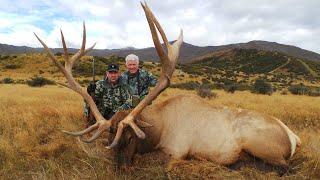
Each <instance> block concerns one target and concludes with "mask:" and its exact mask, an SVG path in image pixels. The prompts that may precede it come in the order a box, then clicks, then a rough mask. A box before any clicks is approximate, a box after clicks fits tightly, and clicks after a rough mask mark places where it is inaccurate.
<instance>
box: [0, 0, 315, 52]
mask: <svg viewBox="0 0 320 180" xmlns="http://www.w3.org/2000/svg"><path fill="white" fill-rule="evenodd" d="M148 5H149V7H150V8H151V9H152V10H153V12H154V13H155V15H156V17H157V18H158V19H159V21H160V23H161V24H162V26H163V28H164V30H165V31H166V33H167V36H168V39H169V40H174V39H175V38H177V36H178V34H179V30H180V28H183V29H184V39H185V41H186V42H188V43H192V44H194V45H198V46H206V45H223V44H229V43H239V42H247V41H251V40H267V41H276V42H279V43H284V44H291V45H295V46H299V47H301V48H305V49H308V50H312V51H316V52H318V53H320V48H319V47H318V44H319V43H320V36H319V35H320V21H318V20H317V16H318V8H317V7H320V1H318V0H306V1H300V0H281V1H277V2H272V3H270V1H267V0H238V1H231V0H225V1H218V0H198V1H193V0H163V1H148ZM0 10H1V11H0V24H1V26H0V43H6V44H14V45H28V46H32V47H39V43H37V42H36V41H34V40H33V39H34V37H33V35H32V32H38V33H40V34H41V35H42V36H43V39H46V40H47V42H48V45H50V46H51V47H61V43H60V34H59V30H60V28H62V29H63V31H64V32H65V35H66V38H67V41H68V44H69V46H71V47H79V46H80V44H81V38H82V21H86V25H87V33H88V38H87V39H88V43H93V42H97V43H98V44H97V46H96V47H97V48H102V49H104V48H121V47H127V46H134V47H137V48H142V47H149V46H153V43H152V39H151V36H150V32H149V29H148V25H147V22H146V19H145V17H144V13H143V11H142V8H141V7H140V2H139V1H136V0H133V1H132V0H108V1H105V0H92V1H84V0H68V1H65V0H56V1H44V0H29V1H23V0H11V1H8V0H1V2H0ZM15 37H19V38H15ZM12 38H13V39H12Z"/></svg>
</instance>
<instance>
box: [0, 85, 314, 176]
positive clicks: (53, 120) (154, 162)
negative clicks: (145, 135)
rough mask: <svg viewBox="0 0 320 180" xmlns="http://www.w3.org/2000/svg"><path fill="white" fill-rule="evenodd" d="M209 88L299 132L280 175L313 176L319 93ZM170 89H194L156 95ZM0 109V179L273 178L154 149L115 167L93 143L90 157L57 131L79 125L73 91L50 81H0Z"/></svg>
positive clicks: (230, 102) (227, 103)
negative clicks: (299, 144) (123, 167)
mask: <svg viewBox="0 0 320 180" xmlns="http://www.w3.org/2000/svg"><path fill="white" fill-rule="evenodd" d="M217 93H218V98H216V99H213V100H207V101H209V102H210V103H212V104H217V105H225V106H230V107H241V108H247V109H253V110H257V111H260V112H264V113H267V114H270V115H274V116H276V117H279V118H281V119H282V120H283V122H285V123H286V124H287V125H288V126H289V127H290V128H291V129H293V130H294V131H295V132H297V134H298V135H299V136H300V137H301V139H302V142H303V145H302V147H301V148H300V149H299V150H298V153H297V154H296V155H295V156H294V157H293V159H292V160H291V161H290V170H291V173H288V174H285V175H284V178H288V179H301V178H307V179H310V178H311V179H319V178H320V166H319V163H320V132H319V130H318V129H319V128H320V122H319V117H320V101H319V100H320V99H319V97H317V98H315V97H307V96H293V95H287V96H283V95H279V94H274V95H272V96H263V95H256V94H251V93H248V92H236V93H235V94H226V93H225V92H222V91H217ZM172 94H194V92H193V91H182V90H176V89H169V90H167V91H166V92H164V93H163V94H162V95H161V96H160V98H159V99H158V101H161V100H164V99H166V98H168V97H170V96H172ZM0 112H1V113H0V178H1V179H17V178H19V179H31V178H35V179H47V178H48V179H93V178H97V179H106V178H107V179H109V178H110V179H144V178H152V179H163V178H174V179H176V178H181V179H185V178H210V179H211V178H219V179H220V178H227V177H228V178H237V179H248V178H250V179H252V178H253V179H258V178H259V179H261V178H277V175H276V173H275V172H270V173H263V172H261V171H258V170H256V169H255V168H250V167H247V168H243V169H241V170H237V171H230V170H229V169H228V168H226V167H223V166H218V165H216V164H214V163H212V162H209V161H205V160H202V161H199V160H186V161H173V160H172V161H170V162H166V159H165V158H164V156H163V155H162V154H161V153H159V152H154V153H150V154H146V155H143V156H137V157H136V159H135V164H134V166H133V168H131V169H130V168H129V169H127V171H126V172H123V171H116V170H115V169H114V168H113V160H112V158H111V153H110V152H106V150H105V149H103V148H102V146H101V144H99V142H98V143H97V144H98V145H96V144H93V145H89V150H90V151H92V152H95V151H98V150H99V151H98V152H96V154H99V155H102V156H100V157H99V158H95V157H91V156H88V154H86V153H84V152H83V151H82V149H81V147H80V146H79V143H78V141H77V140H76V139H75V138H72V137H68V136H66V135H64V134H62V133H60V132H59V129H61V128H63V129H68V130H78V129H82V128H83V127H84V122H85V119H84V118H83V116H82V99H81V98H80V96H78V95H77V94H75V93H73V92H71V91H70V90H68V89H66V88H62V87H58V86H46V87H44V88H30V87H27V86H26V85H1V84H0ZM90 148H91V149H90Z"/></svg>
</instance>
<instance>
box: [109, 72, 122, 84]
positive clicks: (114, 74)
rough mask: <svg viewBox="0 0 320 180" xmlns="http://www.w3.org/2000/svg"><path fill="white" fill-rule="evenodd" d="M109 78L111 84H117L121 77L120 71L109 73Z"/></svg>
mask: <svg viewBox="0 0 320 180" xmlns="http://www.w3.org/2000/svg"><path fill="white" fill-rule="evenodd" d="M107 77H108V80H109V81H110V82H111V83H116V82H117V81H118V79H119V77H120V73H119V71H110V72H107Z"/></svg>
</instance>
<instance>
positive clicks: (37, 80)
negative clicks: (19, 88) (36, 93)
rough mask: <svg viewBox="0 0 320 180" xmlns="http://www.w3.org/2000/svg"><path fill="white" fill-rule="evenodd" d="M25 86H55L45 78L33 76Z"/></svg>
mask: <svg viewBox="0 0 320 180" xmlns="http://www.w3.org/2000/svg"><path fill="white" fill-rule="evenodd" d="M27 84H28V85H29V86H31V87H42V86H44V85H53V84H55V82H54V81H52V80H49V79H47V78H45V77H41V76H35V77H32V78H31V79H30V80H27Z"/></svg>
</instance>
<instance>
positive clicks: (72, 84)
mask: <svg viewBox="0 0 320 180" xmlns="http://www.w3.org/2000/svg"><path fill="white" fill-rule="evenodd" d="M60 31H61V40H62V45H63V50H64V60H65V66H64V67H63V66H62V65H61V64H60V63H59V61H58V59H57V58H56V57H55V56H54V55H53V54H52V52H51V51H50V49H49V48H48V46H47V45H46V44H45V43H44V42H43V41H42V40H41V39H40V38H39V37H38V36H37V35H36V34H35V33H34V35H35V36H36V37H37V39H38V40H39V41H40V43H41V44H42V46H43V47H44V49H45V51H46V52H47V53H48V55H49V57H50V59H51V60H52V62H53V63H54V64H55V65H56V66H57V67H58V68H59V69H60V71H61V72H62V73H63V75H64V76H65V77H66V79H67V81H68V86H67V87H68V88H70V89H72V90H74V91H75V92H77V93H78V94H80V95H81V96H82V97H83V98H84V99H85V101H86V102H87V103H88V104H89V107H90V110H91V112H92V114H93V116H94V117H95V118H96V121H97V122H96V123H95V124H94V125H92V126H90V127H88V128H87V129H85V130H83V131H79V132H69V131H64V130H63V131H62V132H64V133H66V134H69V135H73V136H82V135H84V134H86V133H90V132H91V131H93V130H95V129H98V130H97V131H96V132H95V134H94V135H93V136H92V137H91V138H90V139H88V140H84V139H81V140H83V141H85V142H92V141H93V140H95V139H97V138H98V137H99V136H100V135H101V133H102V132H103V131H105V130H109V129H110V126H111V122H110V121H106V119H105V118H104V117H103V116H102V115H101V113H100V112H99V110H98V108H97V106H96V104H95V102H94V101H93V99H92V97H91V96H90V95H89V94H88V93H87V91H86V90H84V89H83V88H82V87H81V86H80V85H79V83H77V82H76V81H75V79H74V78H73V75H72V67H73V65H74V62H75V61H77V60H79V59H80V58H81V57H82V56H84V55H85V54H86V53H88V52H89V51H90V50H92V49H93V48H94V46H95V45H96V44H94V45H93V46H91V47H90V48H88V49H85V45H86V27H85V23H83V38H82V45H81V48H80V50H79V51H78V52H77V53H76V54H74V55H73V56H72V57H69V53H68V49H67V46H66V43H65V40H64V36H63V33H62V30H60ZM134 128H136V127H134ZM138 130H139V129H138ZM140 131H141V130H140Z"/></svg>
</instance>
